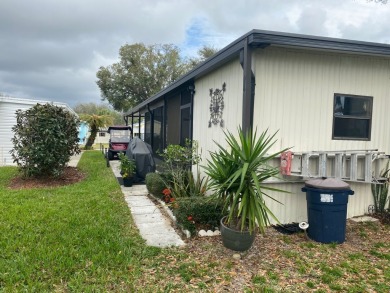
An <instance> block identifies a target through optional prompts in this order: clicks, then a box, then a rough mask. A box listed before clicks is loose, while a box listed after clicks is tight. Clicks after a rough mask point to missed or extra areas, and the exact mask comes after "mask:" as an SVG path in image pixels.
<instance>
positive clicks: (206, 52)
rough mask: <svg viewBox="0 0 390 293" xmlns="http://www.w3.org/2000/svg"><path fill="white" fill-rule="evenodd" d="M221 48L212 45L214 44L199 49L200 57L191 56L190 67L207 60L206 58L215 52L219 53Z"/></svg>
mask: <svg viewBox="0 0 390 293" xmlns="http://www.w3.org/2000/svg"><path fill="white" fill-rule="evenodd" d="M218 51H219V50H218V49H216V48H214V47H212V46H204V47H202V48H200V49H199V50H198V57H194V58H190V60H189V66H190V68H191V69H192V68H194V67H195V66H197V65H198V64H200V63H202V62H204V61H206V59H208V58H210V57H211V56H213V55H214V54H215V53H217V52H218Z"/></svg>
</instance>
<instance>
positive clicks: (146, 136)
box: [144, 112, 152, 145]
mask: <svg viewBox="0 0 390 293" xmlns="http://www.w3.org/2000/svg"><path fill="white" fill-rule="evenodd" d="M151 131H152V117H151V115H150V113H149V112H146V113H145V134H144V141H145V142H146V143H148V144H150V145H152V136H151Z"/></svg>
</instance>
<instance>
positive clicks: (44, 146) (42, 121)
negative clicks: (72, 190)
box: [11, 104, 80, 177]
mask: <svg viewBox="0 0 390 293" xmlns="http://www.w3.org/2000/svg"><path fill="white" fill-rule="evenodd" d="M78 124H79V120H78V119H77V117H76V116H75V115H73V114H72V113H70V112H68V111H67V110H66V109H64V108H62V107H58V106H54V105H53V104H44V105H41V104H36V105H35V106H34V107H32V108H30V109H28V110H26V111H22V110H20V109H19V110H17V111H16V125H15V126H14V127H12V131H13V132H14V137H13V138H12V143H13V145H14V147H13V149H12V150H11V155H12V157H13V159H14V162H15V163H16V164H17V165H18V167H19V169H20V170H21V171H22V173H23V175H24V176H26V177H32V176H36V177H39V176H59V175H61V174H62V172H63V171H64V168H65V166H66V163H68V162H69V160H70V157H71V156H72V155H74V154H78V153H80V149H79V146H78V141H79V139H78Z"/></svg>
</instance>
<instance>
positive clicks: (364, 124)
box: [332, 94, 372, 140]
mask: <svg viewBox="0 0 390 293" xmlns="http://www.w3.org/2000/svg"><path fill="white" fill-rule="evenodd" d="M371 121H372V97H365V96H354V95H344V94H335V95H334V104H333V136H332V138H333V139H346V140H347V139H349V140H370V137H371Z"/></svg>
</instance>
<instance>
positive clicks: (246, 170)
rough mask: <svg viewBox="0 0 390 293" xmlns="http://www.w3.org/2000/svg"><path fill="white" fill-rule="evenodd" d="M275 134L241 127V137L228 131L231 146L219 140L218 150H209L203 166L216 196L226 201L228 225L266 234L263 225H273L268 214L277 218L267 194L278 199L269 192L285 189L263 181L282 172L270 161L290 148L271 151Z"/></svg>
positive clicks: (225, 208) (226, 135)
mask: <svg viewBox="0 0 390 293" xmlns="http://www.w3.org/2000/svg"><path fill="white" fill-rule="evenodd" d="M275 135H276V133H274V134H273V135H269V134H268V130H266V131H264V132H263V133H261V135H260V136H259V137H257V131H254V133H253V132H252V131H251V130H249V131H247V132H244V131H243V130H242V129H241V127H240V128H238V140H237V139H236V138H235V137H234V135H233V134H232V133H231V132H229V131H227V132H225V137H226V142H227V144H228V147H227V148H224V147H223V146H221V145H220V144H218V143H216V144H217V146H218V148H219V149H218V150H217V151H215V152H210V156H211V158H210V159H209V160H207V166H205V167H204V168H205V172H206V174H207V175H208V176H209V187H210V189H211V190H213V191H214V196H215V197H217V198H218V199H220V200H222V201H223V204H224V205H223V207H224V210H225V211H227V212H228V216H227V218H226V223H225V224H226V225H228V226H229V227H231V228H234V229H236V230H240V231H244V230H248V231H249V232H250V233H252V232H254V231H255V230H256V227H259V230H260V232H261V233H264V230H265V229H264V228H265V227H266V226H267V225H268V224H270V218H269V216H270V217H272V218H274V219H275V220H276V221H277V218H276V216H275V215H274V214H273V213H272V211H270V209H269V208H268V207H267V205H266V203H265V201H264V197H265V196H266V197H269V198H271V199H273V200H275V201H277V200H276V199H274V198H272V197H271V196H270V195H269V194H268V192H269V191H277V192H286V191H283V190H280V189H276V188H273V187H271V186H270V185H265V184H264V181H265V180H267V179H269V178H271V177H275V176H276V175H278V174H279V170H278V168H277V167H272V166H271V165H270V161H271V160H272V159H274V158H276V157H277V156H278V155H280V154H281V153H282V152H284V151H286V150H288V149H284V150H281V151H279V152H276V153H273V154H268V152H269V151H270V149H271V147H272V146H273V145H274V144H275V141H274V138H275ZM277 202H278V201H277Z"/></svg>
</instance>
